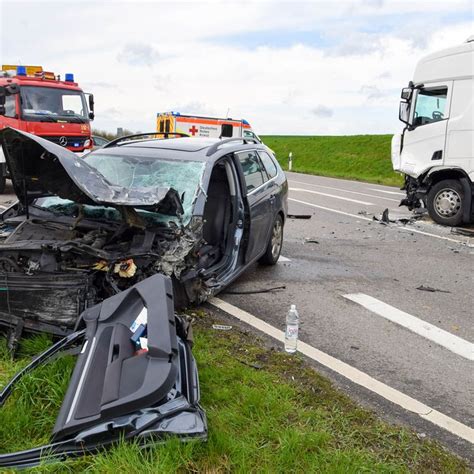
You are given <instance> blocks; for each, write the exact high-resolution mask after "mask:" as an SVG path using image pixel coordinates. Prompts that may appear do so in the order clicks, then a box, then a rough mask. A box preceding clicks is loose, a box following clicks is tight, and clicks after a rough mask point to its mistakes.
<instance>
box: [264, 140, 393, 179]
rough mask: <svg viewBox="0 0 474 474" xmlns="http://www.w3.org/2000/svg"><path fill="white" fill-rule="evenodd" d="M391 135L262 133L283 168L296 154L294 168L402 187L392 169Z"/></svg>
mask: <svg viewBox="0 0 474 474" xmlns="http://www.w3.org/2000/svg"><path fill="white" fill-rule="evenodd" d="M391 138H392V137H391V135H348V136H270V135H269V136H263V137H262V140H263V141H264V143H265V144H266V145H267V146H269V147H270V148H271V149H272V150H273V151H275V153H276V155H277V158H278V161H279V162H280V164H281V165H282V166H283V169H285V170H287V169H288V153H289V152H290V151H291V152H292V153H293V171H297V172H300V173H309V174H317V175H321V176H331V177H333V178H345V179H354V180H357V181H367V182H370V183H378V184H386V185H390V186H399V185H401V184H402V178H401V176H400V175H399V174H397V173H395V172H394V171H393V170H392V163H391V161H390V141H391Z"/></svg>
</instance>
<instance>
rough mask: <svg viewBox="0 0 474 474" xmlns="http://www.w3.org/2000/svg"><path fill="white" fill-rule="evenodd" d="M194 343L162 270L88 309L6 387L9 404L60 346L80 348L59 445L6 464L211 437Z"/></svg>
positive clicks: (1, 459)
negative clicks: (125, 444)
mask: <svg viewBox="0 0 474 474" xmlns="http://www.w3.org/2000/svg"><path fill="white" fill-rule="evenodd" d="M137 323H140V324H138V326H140V327H142V328H144V329H143V330H142V331H139V330H138V327H137ZM137 333H139V335H140V336H143V337H141V338H140V341H138V340H137V338H136V337H135V336H136V335H137ZM144 339H145V340H146V341H144ZM191 342H192V334H191V330H190V325H189V322H188V321H187V320H186V319H185V318H183V317H178V316H175V314H174V303H173V289H172V285H171V281H170V279H169V278H168V277H165V276H163V275H160V274H157V275H154V276H152V277H150V278H148V279H146V280H144V281H142V282H140V283H138V284H136V285H134V286H133V287H131V288H129V289H127V290H124V291H123V292H121V293H119V294H117V295H114V296H112V297H110V298H108V299H106V300H104V301H103V302H102V303H101V304H99V305H96V306H93V307H91V308H89V309H87V310H86V311H85V312H84V313H82V315H81V317H80V318H79V320H78V327H77V328H76V331H75V332H73V333H72V334H70V335H68V336H66V337H65V338H63V339H61V340H59V341H58V342H57V343H56V344H54V345H53V346H52V347H50V348H49V349H48V350H47V351H45V352H44V353H43V354H40V355H39V356H37V357H36V358H35V359H34V360H33V361H32V362H31V363H30V364H29V365H28V366H27V367H26V368H25V369H23V370H22V371H21V372H19V373H18V374H17V375H16V376H15V377H14V378H13V379H12V380H11V381H10V382H9V383H8V384H7V385H6V386H5V387H4V389H3V390H2V391H1V392H0V406H2V405H3V404H4V403H5V402H6V400H7V399H8V397H9V396H10V394H11V393H12V392H13V391H14V388H15V385H16V384H17V383H18V382H19V381H20V380H21V378H22V377H23V376H25V375H26V374H28V373H29V372H31V371H32V370H34V369H35V368H36V367H38V366H39V365H41V364H44V363H46V362H47V361H48V360H49V359H51V358H53V357H54V356H56V355H57V354H58V353H60V351H62V350H64V349H67V348H71V347H74V346H75V347H77V348H78V352H79V354H78V357H77V361H76V366H75V369H74V371H73V373H72V376H71V379H70V382H69V387H68V389H67V392H66V395H65V397H64V400H63V403H62V406H61V409H60V412H59V415H58V417H57V419H56V424H55V426H54V429H53V434H52V438H51V442H50V443H49V444H47V445H44V446H40V447H37V448H34V449H30V450H25V451H19V452H14V453H5V454H0V467H15V468H25V467H31V466H35V465H38V464H39V463H42V462H45V461H47V462H51V461H58V460H64V459H65V458H66V457H69V456H80V455H84V454H90V453H94V452H97V451H98V450H101V449H104V448H106V447H109V446H113V445H114V444H117V443H118V442H120V441H124V440H133V441H134V442H137V443H139V444H140V445H144V446H148V445H150V444H153V443H156V442H157V441H160V440H163V439H165V438H166V437H168V436H177V437H178V438H180V439H182V440H192V439H206V438H207V422H206V416H205V413H204V411H203V410H202V408H201V407H200V405H199V398H200V392H199V381H198V374H197V369H196V364H195V361H194V357H193V355H192V353H191V348H190V346H191Z"/></svg>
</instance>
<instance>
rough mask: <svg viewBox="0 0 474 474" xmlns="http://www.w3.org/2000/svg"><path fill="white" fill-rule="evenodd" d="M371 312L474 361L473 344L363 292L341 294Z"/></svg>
mask: <svg viewBox="0 0 474 474" xmlns="http://www.w3.org/2000/svg"><path fill="white" fill-rule="evenodd" d="M343 296H344V298H346V299H348V300H351V301H353V302H354V303H357V304H360V305H361V306H363V307H364V308H366V309H368V310H369V311H371V312H372V313H375V314H378V315H379V316H382V318H385V319H388V320H389V321H391V322H392V323H395V324H398V325H399V326H403V327H404V328H407V329H409V330H410V331H412V332H414V333H416V334H418V335H419V336H423V337H425V338H426V339H429V340H430V341H433V342H435V343H436V344H439V345H440V346H443V347H444V348H446V349H448V350H450V351H451V352H454V353H455V354H457V355H460V356H461V357H464V358H465V359H468V360H471V361H474V344H472V343H471V342H469V341H466V340H465V339H462V338H460V337H458V336H455V335H454V334H451V333H450V332H448V331H445V330H444V329H440V328H438V327H436V326H434V325H433V324H430V323H427V322H426V321H423V320H422V319H419V318H417V317H415V316H412V315H411V314H408V313H405V312H404V311H401V310H399V309H397V308H395V307H393V306H390V305H389V304H387V303H384V302H383V301H380V300H378V299H376V298H373V297H372V296H369V295H365V294H364V293H353V294H347V295H343Z"/></svg>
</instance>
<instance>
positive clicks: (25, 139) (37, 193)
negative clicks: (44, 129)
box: [0, 128, 183, 215]
mask: <svg viewBox="0 0 474 474" xmlns="http://www.w3.org/2000/svg"><path fill="white" fill-rule="evenodd" d="M0 141H1V143H2V145H3V151H4V153H5V158H6V161H7V165H8V169H9V172H10V177H11V180H12V183H13V188H14V190H15V193H16V195H17V196H18V199H19V200H20V201H21V202H22V203H23V204H24V205H26V204H27V203H28V202H31V201H32V200H33V199H35V198H38V197H41V196H47V195H51V194H54V195H57V196H59V197H61V198H63V199H70V200H71V201H74V202H77V203H79V204H92V205H93V204H99V205H105V206H112V207H121V206H127V207H134V208H140V209H146V210H150V211H154V212H160V213H163V214H167V215H178V214H183V207H182V203H181V199H180V197H179V194H178V192H177V191H176V190H175V189H173V188H148V187H147V188H134V189H131V188H125V187H123V186H118V185H115V184H112V183H110V182H109V181H108V180H107V179H106V178H105V177H104V176H103V175H102V174H101V173H99V171H97V170H96V169H95V168H93V167H92V166H90V165H89V164H88V163H87V161H86V160H84V159H83V158H80V157H78V156H77V155H75V154H74V153H73V152H71V151H69V150H68V149H66V148H63V147H61V146H59V145H56V144H55V143H52V142H49V141H47V140H45V139H43V138H40V137H37V136H35V135H32V134H30V133H26V132H22V131H19V130H16V129H14V128H5V129H4V130H1V131H0Z"/></svg>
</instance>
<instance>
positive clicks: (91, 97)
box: [86, 94, 95, 120]
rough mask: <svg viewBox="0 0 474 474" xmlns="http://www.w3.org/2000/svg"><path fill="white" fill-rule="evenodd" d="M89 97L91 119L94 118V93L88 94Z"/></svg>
mask: <svg viewBox="0 0 474 474" xmlns="http://www.w3.org/2000/svg"><path fill="white" fill-rule="evenodd" d="M86 95H87V96H88V99H89V119H90V120H94V117H95V114H94V94H86Z"/></svg>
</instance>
